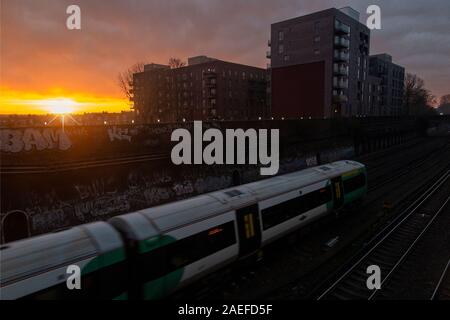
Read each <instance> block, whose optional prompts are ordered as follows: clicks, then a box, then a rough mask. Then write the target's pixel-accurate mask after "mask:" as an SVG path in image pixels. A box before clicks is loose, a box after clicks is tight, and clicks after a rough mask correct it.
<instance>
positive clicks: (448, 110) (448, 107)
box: [439, 94, 450, 114]
mask: <svg viewBox="0 0 450 320" xmlns="http://www.w3.org/2000/svg"><path fill="white" fill-rule="evenodd" d="M439 112H441V113H443V114H450V94H446V95H443V96H442V97H441V99H440V100H439Z"/></svg>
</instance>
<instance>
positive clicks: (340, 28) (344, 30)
mask: <svg viewBox="0 0 450 320" xmlns="http://www.w3.org/2000/svg"><path fill="white" fill-rule="evenodd" d="M334 30H335V32H336V33H338V34H349V33H350V27H349V26H348V25H346V24H343V23H342V22H339V21H337V20H336V21H335V22H334Z"/></svg>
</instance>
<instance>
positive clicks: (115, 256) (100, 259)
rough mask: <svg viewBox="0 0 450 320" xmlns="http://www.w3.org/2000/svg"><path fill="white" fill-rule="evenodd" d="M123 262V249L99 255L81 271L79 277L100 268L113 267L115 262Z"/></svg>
mask: <svg viewBox="0 0 450 320" xmlns="http://www.w3.org/2000/svg"><path fill="white" fill-rule="evenodd" d="M124 260H125V250H124V249H123V248H119V249H115V250H113V251H110V252H106V253H104V254H101V255H99V256H97V257H95V258H94V259H92V260H91V261H89V262H88V264H87V265H86V266H84V268H83V269H82V270H81V275H85V274H88V273H91V272H94V271H97V270H99V269H101V268H104V267H107V266H110V265H113V264H115V263H117V262H120V261H124Z"/></svg>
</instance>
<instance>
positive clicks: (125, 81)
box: [117, 62, 146, 100]
mask: <svg viewBox="0 0 450 320" xmlns="http://www.w3.org/2000/svg"><path fill="white" fill-rule="evenodd" d="M145 64H146V63H144V62H138V63H135V64H134V65H132V66H131V67H129V68H128V69H127V70H125V71H124V72H121V73H119V76H118V79H117V80H118V84H119V87H120V90H121V91H122V93H123V94H124V95H125V97H126V98H127V99H129V100H132V99H133V74H135V73H139V72H143V71H144V65H145Z"/></svg>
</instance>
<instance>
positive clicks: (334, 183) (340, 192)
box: [331, 176, 344, 209]
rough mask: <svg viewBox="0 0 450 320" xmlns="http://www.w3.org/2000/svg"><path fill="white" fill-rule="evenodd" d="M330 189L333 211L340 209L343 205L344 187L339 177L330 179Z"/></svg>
mask: <svg viewBox="0 0 450 320" xmlns="http://www.w3.org/2000/svg"><path fill="white" fill-rule="evenodd" d="M331 188H332V189H333V203H334V205H333V209H340V208H342V206H343V205H344V186H343V183H342V177H341V176H339V177H336V178H333V179H331Z"/></svg>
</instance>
